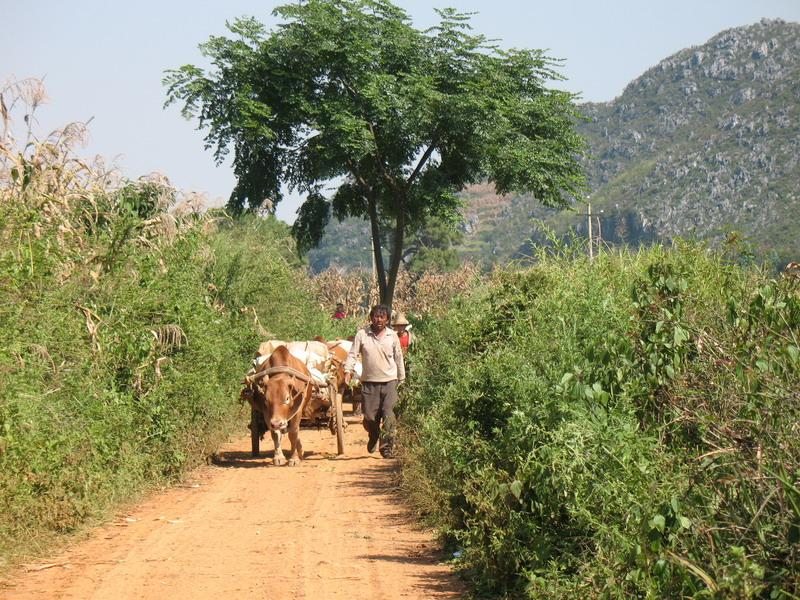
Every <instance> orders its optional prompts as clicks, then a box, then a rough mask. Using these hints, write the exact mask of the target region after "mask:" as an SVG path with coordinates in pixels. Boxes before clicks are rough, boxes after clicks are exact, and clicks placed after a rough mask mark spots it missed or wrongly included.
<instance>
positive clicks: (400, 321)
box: [394, 312, 408, 325]
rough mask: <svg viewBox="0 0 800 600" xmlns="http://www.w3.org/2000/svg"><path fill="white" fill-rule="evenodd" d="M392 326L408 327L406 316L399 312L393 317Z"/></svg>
mask: <svg viewBox="0 0 800 600" xmlns="http://www.w3.org/2000/svg"><path fill="white" fill-rule="evenodd" d="M394 324H395V325H408V319H406V316H405V315H404V314H403V313H401V312H399V313H397V314H396V315H395V318H394Z"/></svg>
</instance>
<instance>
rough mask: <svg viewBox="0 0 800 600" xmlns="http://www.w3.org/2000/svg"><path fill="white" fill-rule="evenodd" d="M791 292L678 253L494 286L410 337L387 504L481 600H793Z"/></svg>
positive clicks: (797, 509) (799, 326) (799, 347)
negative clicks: (394, 496) (411, 511)
mask: <svg viewBox="0 0 800 600" xmlns="http://www.w3.org/2000/svg"><path fill="white" fill-rule="evenodd" d="M798 283H799V282H798V280H797V278H796V277H789V276H787V277H781V278H779V279H770V278H768V277H766V276H765V275H763V274H761V273H759V272H756V271H748V270H743V269H740V268H738V267H734V266H730V265H727V264H725V263H723V262H722V261H721V260H719V259H718V258H717V257H715V256H713V255H711V254H709V253H708V252H707V251H706V250H704V249H703V248H701V247H697V246H693V245H684V244H681V245H679V246H677V247H675V248H671V249H663V248H659V247H656V248H652V249H649V250H642V251H640V252H638V253H635V254H630V253H622V254H611V253H607V254H602V255H600V256H599V257H597V258H596V259H595V260H594V261H589V260H588V259H586V258H585V257H583V256H580V255H579V254H578V253H577V252H575V251H574V250H573V249H572V248H570V247H563V248H561V249H560V250H558V251H556V252H554V253H553V254H552V255H550V256H541V257H540V262H538V264H537V265H536V266H535V267H533V268H531V269H527V270H512V269H508V270H502V271H498V272H496V273H495V275H494V280H493V283H492V285H490V286H488V287H487V288H485V289H481V290H478V291H476V292H475V293H474V294H473V295H472V296H471V297H470V298H469V300H466V301H462V302H460V303H459V304H458V305H456V306H455V308H453V309H452V310H451V311H450V312H449V313H448V314H447V315H446V316H444V317H442V318H441V319H440V320H439V321H437V322H435V323H429V324H428V326H427V327H426V328H425V331H424V332H423V335H420V336H419V348H418V349H417V354H416V356H415V366H414V373H413V378H412V381H411V384H410V389H409V391H408V392H407V395H406V397H405V400H404V406H403V412H404V414H403V419H402V421H403V422H404V423H405V427H404V430H403V431H404V438H405V447H406V452H407V457H406V458H407V459H408V460H407V461H406V463H405V468H404V482H405V486H406V488H407V489H408V490H409V492H410V493H411V494H412V497H413V498H414V500H415V502H416V504H417V506H418V507H419V509H420V511H421V512H422V513H423V514H425V515H427V517H428V518H429V519H430V520H431V521H432V522H433V523H435V524H437V525H438V526H439V527H440V529H441V530H442V532H443V533H444V534H445V536H446V538H447V539H449V540H450V541H451V543H452V545H453V548H459V549H460V550H461V551H462V552H463V553H462V554H461V558H460V559H459V560H460V564H461V566H462V567H463V568H465V569H466V570H467V571H468V572H469V573H471V575H472V577H473V581H475V582H476V584H477V586H478V587H479V589H483V590H485V591H487V592H490V593H491V594H492V595H493V596H495V597H509V598H511V597H513V598H525V597H530V598H543V597H547V598H628V597H670V598H677V597H696V598H712V597H713V598H722V597H725V598H729V597H736V598H756V597H773V598H781V597H786V598H791V597H797V596H798V595H799V594H800V577H799V576H798V573H800V569H798V567H799V566H800V565H799V564H798V550H800V546H798V542H799V541H800V443H799V442H798V440H800V436H798V433H799V432H798V430H797V427H798V425H797V424H798V422H800V420H799V419H798V417H799V416H800V395H799V394H800V356H799V354H800V344H799V343H798V334H799V333H800V331H799V330H800V295H799V294H798Z"/></svg>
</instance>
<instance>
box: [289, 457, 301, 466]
mask: <svg viewBox="0 0 800 600" xmlns="http://www.w3.org/2000/svg"><path fill="white" fill-rule="evenodd" d="M299 464H300V459H299V458H290V459H289V466H290V467H296V466H298V465H299Z"/></svg>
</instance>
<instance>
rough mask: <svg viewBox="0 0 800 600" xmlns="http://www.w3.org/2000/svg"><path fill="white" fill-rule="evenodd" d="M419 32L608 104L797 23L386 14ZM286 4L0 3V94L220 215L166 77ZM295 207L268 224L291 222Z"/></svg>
mask: <svg viewBox="0 0 800 600" xmlns="http://www.w3.org/2000/svg"><path fill="white" fill-rule="evenodd" d="M395 3H396V4H397V5H399V6H401V7H403V8H404V9H406V10H407V11H408V12H409V14H410V15H411V16H412V18H413V20H414V23H415V25H417V26H419V27H427V26H430V25H432V24H433V23H434V22H435V21H436V15H435V13H434V12H433V8H432V6H438V7H445V6H453V7H455V8H457V9H459V10H461V11H465V12H467V11H468V12H476V13H477V14H476V15H475V16H474V17H473V21H472V23H473V27H474V30H475V31H476V32H479V33H483V34H484V35H486V36H487V37H489V38H495V39H498V40H499V41H500V43H501V45H502V46H505V47H518V48H522V47H527V48H545V49H548V50H549V54H550V56H552V57H554V58H561V59H564V60H565V62H564V65H563V67H562V69H561V73H562V74H563V75H564V76H566V77H567V81H566V82H564V83H563V84H562V85H563V87H564V88H566V89H568V90H570V91H573V92H578V93H580V94H581V96H582V98H583V99H584V100H591V101H607V100H611V99H613V98H614V97H615V96H618V95H619V94H620V93H621V92H622V90H623V88H624V87H625V85H626V84H627V83H628V82H630V81H631V80H632V79H634V78H636V77H638V76H639V75H640V74H642V73H643V72H644V71H645V70H646V69H648V68H649V67H651V66H653V65H655V64H656V63H657V62H658V61H660V60H662V59H664V58H667V57H668V56H670V55H671V54H674V53H675V52H677V51H678V50H681V49H682V48H685V47H688V46H696V45H699V44H702V43H704V42H705V41H707V40H708V39H709V38H711V37H712V36H714V35H715V34H717V33H719V32H720V31H722V30H724V29H727V28H730V27H736V26H739V25H747V24H751V23H755V22H757V21H758V20H759V19H761V18H763V17H767V18H777V17H780V18H783V19H785V20H787V21H795V22H798V21H800V0H650V1H646V0H619V1H614V2H611V1H604V0H555V1H554V0H550V1H548V2H542V1H539V0H491V1H486V0H443V1H441V2H440V1H439V0H430V1H428V0H426V1H423V0H396V1H395ZM279 4H283V2H273V1H261V2H259V1H256V0H227V1H222V0H220V1H218V2H209V1H207V0H194V1H188V0H161V1H159V2H156V1H154V0H138V1H137V2H115V1H113V0H73V1H71V2H64V1H63V0H30V1H29V2H20V1H19V0H15V1H13V2H12V1H10V0H0V9H2V10H1V11H0V14H2V15H3V20H2V24H0V86H2V88H4V87H5V83H6V82H7V81H8V80H9V79H11V78H16V79H22V78H26V77H38V78H44V81H45V87H46V89H47V93H48V97H49V100H48V103H47V104H46V105H45V106H43V107H41V108H40V109H39V110H38V111H37V116H38V120H39V123H38V125H39V128H38V131H39V132H40V133H41V134H42V135H44V134H46V133H48V132H49V131H50V130H52V129H54V128H56V127H60V126H63V125H65V124H66V123H68V122H72V121H87V120H88V119H90V118H92V119H93V120H92V122H91V124H90V133H91V137H90V140H89V143H88V145H87V146H86V148H85V149H83V150H82V153H84V155H86V156H92V155H95V154H101V155H103V156H105V157H106V158H107V159H109V160H112V161H113V162H114V163H116V164H117V165H118V166H119V167H120V168H121V169H122V171H123V172H124V174H125V175H126V176H128V177H130V178H136V177H139V176H140V175H144V174H147V173H150V172H152V171H158V172H160V173H163V174H164V175H166V176H167V177H168V178H169V179H170V181H171V182H172V183H173V184H174V185H175V186H176V187H177V188H179V189H183V190H186V191H198V192H206V193H207V194H208V196H209V198H210V199H211V201H212V203H215V204H222V203H224V201H225V200H226V199H227V197H228V195H229V194H230V191H231V189H232V187H233V181H234V180H233V175H232V172H231V168H230V166H229V165H222V166H219V167H217V166H216V165H215V164H214V161H213V158H212V154H211V151H206V150H204V149H203V135H202V133H201V132H199V131H197V130H196V122H190V121H186V120H184V119H183V118H182V117H181V116H180V113H179V109H178V107H177V106H171V107H169V108H168V109H166V110H164V109H163V108H162V106H163V103H164V96H165V95H164V87H163V86H162V84H161V79H162V77H163V72H164V70H165V69H170V68H175V67H178V66H180V65H183V64H186V63H194V64H202V59H201V56H200V53H199V51H198V49H197V45H198V44H199V43H201V42H203V41H205V40H206V39H208V37H209V36H210V35H219V34H224V33H225V21H226V20H228V21H232V20H233V19H234V18H235V17H238V16H243V15H252V16H255V17H257V18H258V19H260V20H262V21H263V22H265V23H267V24H273V23H274V22H275V21H274V19H273V17H272V15H271V13H272V9H273V8H274V7H275V6H278V5H279ZM2 88H0V89H2ZM296 207H297V201H296V200H292V199H286V200H285V201H284V202H283V203H282V204H281V205H280V206H279V207H278V216H279V217H281V218H283V219H285V220H287V221H290V222H291V221H293V220H294V211H295V209H296Z"/></svg>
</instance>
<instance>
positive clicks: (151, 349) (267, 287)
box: [0, 102, 332, 564]
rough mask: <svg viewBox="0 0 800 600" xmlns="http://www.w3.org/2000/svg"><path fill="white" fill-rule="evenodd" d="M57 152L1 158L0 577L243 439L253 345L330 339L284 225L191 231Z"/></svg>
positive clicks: (36, 146)
mask: <svg viewBox="0 0 800 600" xmlns="http://www.w3.org/2000/svg"><path fill="white" fill-rule="evenodd" d="M7 104H11V103H10V102H9V103H7ZM65 139H68V136H67V135H66V134H63V133H62V134H61V135H60V136H55V137H54V138H53V139H48V140H47V141H45V142H43V143H37V142H31V143H29V144H27V145H26V146H25V151H24V152H7V153H5V154H4V155H3V156H0V223H2V229H0V382H2V383H0V556H2V557H3V563H4V564H10V562H13V560H12V561H9V562H6V559H8V558H11V559H15V558H19V555H20V554H24V553H27V552H36V551H37V550H41V549H42V548H44V547H46V546H47V545H49V543H50V542H51V541H52V538H53V536H55V535H58V534H63V533H69V532H73V531H75V530H77V529H78V528H80V527H81V526H83V525H84V524H85V523H87V522H90V521H92V520H93V519H95V518H99V517H102V516H103V515H104V514H106V511H107V510H108V509H109V508H112V507H114V506H115V505H118V504H121V503H123V502H126V501H129V500H130V499H131V498H134V497H136V496H137V495H138V494H140V493H141V492H142V491H144V490H145V489H147V488H148V487H149V486H152V485H157V484H160V483H163V482H166V481H170V480H174V479H175V478H177V477H179V476H180V475H181V474H182V473H183V472H184V471H185V470H186V469H187V468H189V467H192V466H194V465H196V464H198V463H199V462H201V461H204V460H207V459H208V457H209V456H210V455H211V454H212V453H213V452H215V451H216V449H217V448H218V446H219V444H220V443H221V442H222V441H223V440H224V439H225V438H226V437H227V435H228V434H229V433H230V432H231V431H232V430H234V429H235V430H244V429H245V423H246V419H247V417H246V416H245V414H244V413H243V411H242V408H241V404H240V402H239V401H238V391H239V389H238V388H239V381H240V379H241V376H242V373H244V372H245V371H246V370H247V368H248V366H249V362H250V359H251V356H252V352H253V351H254V350H255V348H257V346H258V343H259V342H260V341H262V340H263V336H265V335H266V334H267V331H266V329H267V328H268V329H269V331H270V332H271V333H272V334H273V335H275V336H280V337H284V338H294V337H295V336H297V337H298V338H299V339H303V338H306V339H308V338H311V337H313V336H314V335H317V334H322V335H329V334H331V333H332V331H331V326H330V324H329V323H328V321H329V319H328V318H327V315H326V314H324V313H322V312H321V311H320V310H319V309H318V308H317V307H316V306H315V305H314V303H313V301H312V300H311V294H310V292H309V288H308V286H307V285H306V281H305V279H304V278H303V277H302V269H300V266H301V264H300V262H299V260H298V259H297V257H296V254H295V253H294V251H293V247H294V246H293V242H292V239H291V237H290V233H289V230H288V227H287V226H286V225H284V224H282V223H280V222H278V221H277V220H275V219H274V218H269V219H255V218H253V219H246V220H242V221H239V222H236V223H233V222H232V221H231V219H230V218H229V217H228V216H227V215H225V214H224V213H216V214H213V213H212V214H205V215H203V214H201V213H199V212H196V211H194V210H193V209H192V206H193V204H192V202H191V200H192V199H191V198H186V197H185V196H183V195H181V194H178V193H177V192H176V191H175V190H174V189H172V188H170V187H169V186H167V185H166V184H165V183H164V182H163V181H162V180H160V179H156V178H150V179H145V180H140V181H133V182H131V181H128V182H125V181H123V182H120V183H119V185H111V184H110V183H109V180H111V179H112V178H111V177H110V176H109V174H107V173H105V172H102V171H96V170H95V169H94V168H92V167H91V166H89V165H86V164H84V163H82V162H81V161H78V160H76V159H74V158H73V157H72V154H71V145H70V144H66V143H64V141H63V140H65ZM54 140H55V141H54ZM58 140H61V142H59V141H58ZM2 142H3V149H4V150H5V149H8V148H11V147H13V140H12V139H11V138H10V136H7V137H5V138H4V139H3V140H2ZM3 158H5V160H3ZM13 172H17V173H23V172H24V173H27V174H28V175H26V177H24V178H21V177H14V176H13V175H12V173H13ZM176 199H177V200H178V201H179V202H178V204H177V205H175V200H176Z"/></svg>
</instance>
